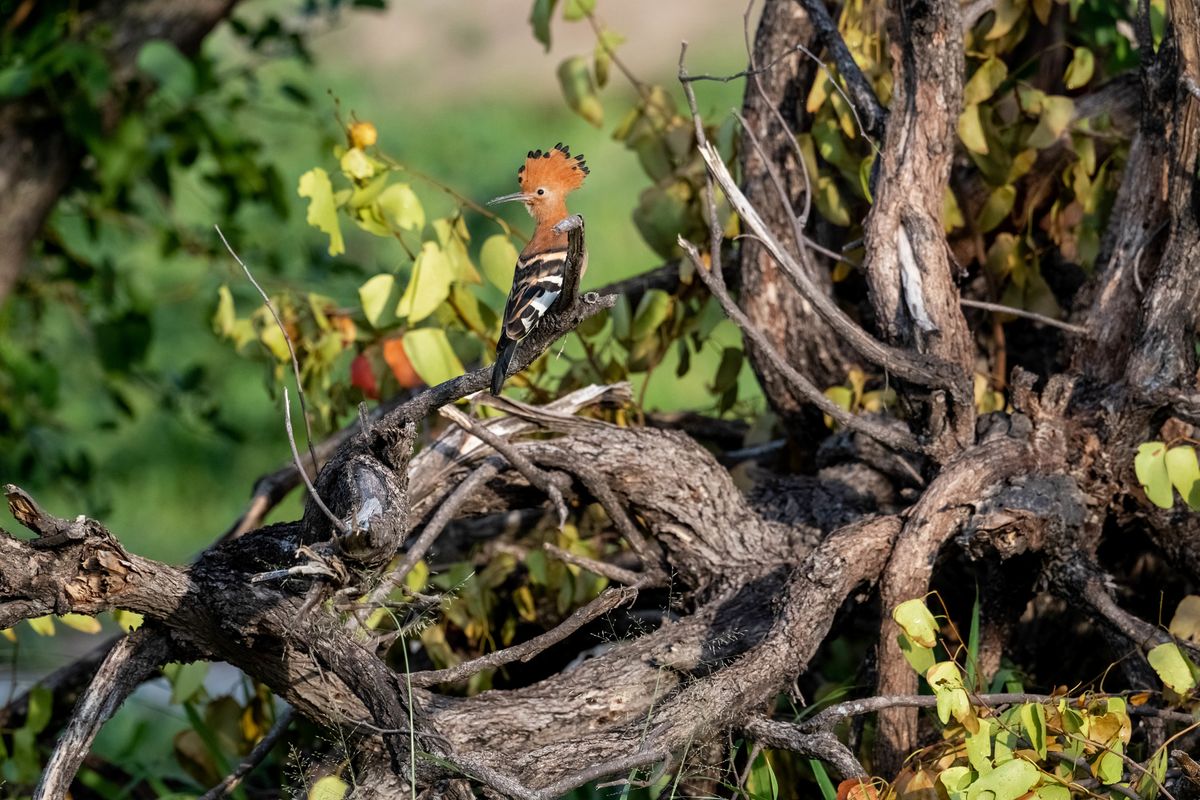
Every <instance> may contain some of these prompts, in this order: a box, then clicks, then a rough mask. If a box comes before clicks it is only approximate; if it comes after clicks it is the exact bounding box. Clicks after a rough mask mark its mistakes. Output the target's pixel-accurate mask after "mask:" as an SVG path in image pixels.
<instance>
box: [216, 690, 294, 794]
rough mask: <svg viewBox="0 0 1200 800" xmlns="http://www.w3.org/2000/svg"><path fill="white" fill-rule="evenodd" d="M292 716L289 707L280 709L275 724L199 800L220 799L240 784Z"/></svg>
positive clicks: (264, 754) (270, 746)
mask: <svg viewBox="0 0 1200 800" xmlns="http://www.w3.org/2000/svg"><path fill="white" fill-rule="evenodd" d="M294 716H295V712H294V711H293V710H292V709H291V708H285V709H283V710H281V711H280V712H279V714H278V715H277V716H276V717H275V724H274V725H272V726H271V729H270V730H269V731H267V732H266V734H265V735H264V736H263V737H262V738H261V739H259V740H258V744H256V745H254V749H252V750H251V751H250V752H249V753H247V754H246V757H245V758H243V759H242V760H241V762H240V763H239V764H238V765H237V766H236V767H234V769H233V772H230V773H229V774H228V775H226V776H225V778H224V779H223V780H222V781H221V782H220V783H218V784H217V785H216V786H214V787H212V788H211V789H209V790H208V791H207V792H205V793H204V794H203V795H201V796H200V800H221V798H222V797H224V796H225V795H227V794H229V793H230V792H232V791H233V790H234V789H236V788H237V787H238V786H240V785H241V783H242V779H243V778H245V777H246V776H247V775H249V774H250V773H251V772H252V771H253V770H254V768H255V767H257V766H258V765H259V764H261V763H262V760H263V759H264V758H266V757H267V754H268V753H270V752H271V750H272V749H273V748H274V747H275V745H276V744H277V743H278V742H279V739H280V737H282V736H283V734H284V733H286V732H287V729H288V728H289V727H290V726H291V724H292V719H293V718H294Z"/></svg>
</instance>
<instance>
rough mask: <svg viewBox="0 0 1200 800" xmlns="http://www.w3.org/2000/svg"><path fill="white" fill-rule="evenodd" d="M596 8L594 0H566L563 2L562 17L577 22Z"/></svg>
mask: <svg viewBox="0 0 1200 800" xmlns="http://www.w3.org/2000/svg"><path fill="white" fill-rule="evenodd" d="M595 10H596V0H566V2H565V3H563V19H565V20H567V21H568V22H577V21H579V20H581V19H583V18H584V17H586V16H587V15H588V14H591V13H592V12H593V11H595Z"/></svg>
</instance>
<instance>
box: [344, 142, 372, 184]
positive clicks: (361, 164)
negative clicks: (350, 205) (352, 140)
mask: <svg viewBox="0 0 1200 800" xmlns="http://www.w3.org/2000/svg"><path fill="white" fill-rule="evenodd" d="M340 166H341V168H342V172H343V173H345V175H346V177H348V178H353V179H354V180H356V181H365V180H366V179H367V178H370V177H371V176H372V175H374V174H375V165H374V164H372V163H371V159H369V158H367V154H366V153H364V152H363V151H362V148H359V147H351V148H350V149H349V150H347V151H346V152H345V153H343V154H342V158H341V162H340ZM352 196H353V195H352Z"/></svg>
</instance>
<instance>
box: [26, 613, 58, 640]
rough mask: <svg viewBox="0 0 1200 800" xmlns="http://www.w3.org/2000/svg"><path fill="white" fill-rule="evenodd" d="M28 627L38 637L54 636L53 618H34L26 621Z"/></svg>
mask: <svg viewBox="0 0 1200 800" xmlns="http://www.w3.org/2000/svg"><path fill="white" fill-rule="evenodd" d="M26 622H28V623H29V627H31V628H33V632H34V633H36V634H37V635H38V636H53V635H54V617H49V616H47V617H34V618H33V619H30V620H26Z"/></svg>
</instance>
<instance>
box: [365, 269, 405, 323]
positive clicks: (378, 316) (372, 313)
mask: <svg viewBox="0 0 1200 800" xmlns="http://www.w3.org/2000/svg"><path fill="white" fill-rule="evenodd" d="M399 294H400V288H399V286H398V285H397V284H396V277H395V276H394V275H388V274H386V273H385V274H382V275H376V276H374V277H373V278H369V279H368V280H367V282H366V283H364V284H363V285H362V286H360V287H358V302H359V305H361V306H362V310H363V315H364V316H366V318H367V322H369V323H371V326H372V327H374V328H385V327H387V326H388V325H391V324H392V323H394V322H395V321H396V306H397V304H398V303H399V302H400V300H399Z"/></svg>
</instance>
